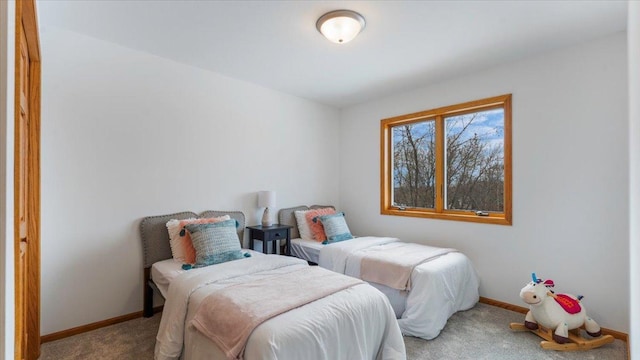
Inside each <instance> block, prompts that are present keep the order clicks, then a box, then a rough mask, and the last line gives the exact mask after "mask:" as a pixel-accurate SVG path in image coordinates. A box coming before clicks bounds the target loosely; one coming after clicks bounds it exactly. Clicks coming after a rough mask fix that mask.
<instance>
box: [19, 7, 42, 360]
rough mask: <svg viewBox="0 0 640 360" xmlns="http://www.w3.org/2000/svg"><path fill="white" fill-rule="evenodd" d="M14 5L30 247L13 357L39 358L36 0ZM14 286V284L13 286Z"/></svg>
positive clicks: (38, 81)
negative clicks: (24, 57)
mask: <svg viewBox="0 0 640 360" xmlns="http://www.w3.org/2000/svg"><path fill="white" fill-rule="evenodd" d="M15 4H16V18H15V19H16V21H15V25H16V30H15V39H16V40H15V44H16V46H15V48H16V53H15V57H16V60H15V61H16V66H15V90H14V91H15V94H16V96H15V99H14V101H15V103H14V110H15V119H14V121H15V123H16V125H17V124H18V121H20V113H19V109H20V103H19V101H20V96H19V93H20V89H21V85H22V84H21V81H22V79H21V77H20V76H19V73H18V72H19V70H20V67H19V56H20V54H19V51H20V46H19V44H20V41H21V36H22V33H23V32H24V34H25V37H26V39H27V46H28V51H29V59H30V65H29V84H28V87H29V97H28V105H29V113H28V116H29V127H28V130H27V136H28V144H29V148H28V151H27V160H26V166H27V171H28V173H29V181H28V182H27V184H26V187H27V188H26V191H27V209H26V211H27V221H28V223H27V234H28V239H29V245H28V246H29V248H28V251H27V258H26V261H27V264H28V266H27V268H28V273H27V274H26V276H27V290H26V291H27V294H28V296H27V298H26V299H23V298H22V294H20V293H17V292H16V294H15V304H16V306H17V305H18V304H22V303H23V302H24V301H26V317H27V319H26V329H23V328H22V324H18V323H17V322H16V338H19V336H18V334H19V333H21V334H26V336H27V339H28V342H27V348H26V353H22V351H23V349H22V348H21V345H20V344H16V349H15V358H16V359H23V358H24V359H29V360H31V359H34V360H35V359H38V357H39V356H40V41H39V36H38V19H37V13H36V2H35V0H17V1H16V2H15ZM15 132H16V133H15V136H18V126H16V127H15ZM15 146H16V147H15V149H14V151H15V152H14V194H16V196H15V197H14V234H15V235H14V259H15V267H16V278H15V282H16V284H17V282H18V281H19V278H18V276H17V274H18V269H17V267H18V266H19V256H20V236H19V225H20V224H19V218H18V201H19V199H18V196H19V194H18V192H17V190H18V186H19V176H20V174H19V170H20V169H19V165H18V164H19V156H20V151H19V149H18V148H17V146H18V142H17V141H16V144H15ZM16 288H17V287H16Z"/></svg>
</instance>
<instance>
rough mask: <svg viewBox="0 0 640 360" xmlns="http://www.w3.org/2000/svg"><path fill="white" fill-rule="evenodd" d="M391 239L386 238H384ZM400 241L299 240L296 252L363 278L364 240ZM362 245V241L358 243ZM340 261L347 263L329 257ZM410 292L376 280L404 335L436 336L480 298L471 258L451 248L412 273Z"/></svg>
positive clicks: (366, 238) (296, 240)
mask: <svg viewBox="0 0 640 360" xmlns="http://www.w3.org/2000/svg"><path fill="white" fill-rule="evenodd" d="M385 239H386V240H385ZM388 241H398V239H394V238H377V237H359V238H356V239H353V240H349V241H342V242H338V243H334V244H329V245H322V244H321V243H318V242H316V241H308V240H307V241H305V240H302V239H294V240H292V241H291V244H292V246H291V253H292V254H295V255H296V256H298V257H300V258H302V259H305V260H307V261H312V262H314V263H318V264H319V265H320V266H322V267H325V268H327V269H329V270H333V271H337V272H340V273H343V274H345V275H349V276H353V277H356V278H360V261H361V260H362V257H363V256H364V253H363V252H362V251H360V249H364V248H366V246H364V244H365V243H369V242H370V243H371V244H376V243H384V242H388ZM359 244H360V245H359ZM335 259H340V260H342V262H343V263H344V264H343V265H344V266H334V265H335V262H332V261H327V260H335ZM411 283H412V284H413V287H412V289H411V291H400V290H396V289H393V288H390V287H388V286H385V285H381V284H375V283H371V285H372V286H374V287H375V288H377V289H378V290H380V291H381V292H382V293H383V294H385V295H386V296H387V298H388V299H389V302H390V303H391V306H392V307H393V310H394V312H395V314H396V318H397V319H398V324H399V325H400V328H401V330H402V333H403V334H405V335H410V336H415V337H420V338H423V339H427V340H429V339H433V338H435V337H436V336H438V334H439V333H440V331H441V330H442V329H443V328H444V326H445V324H446V322H447V320H448V319H449V317H450V316H451V315H452V314H454V313H455V312H457V311H460V310H467V309H470V308H472V307H473V306H474V305H475V304H476V303H477V302H478V299H479V292H478V285H479V279H478V275H477V273H476V271H475V269H474V267H473V265H472V263H471V261H470V260H469V259H468V258H467V257H466V256H465V255H464V254H462V253H460V252H452V253H448V254H446V255H443V256H440V257H438V258H436V259H434V260H431V261H428V262H425V263H422V264H420V265H418V266H416V267H415V268H414V270H413V272H412V274H411Z"/></svg>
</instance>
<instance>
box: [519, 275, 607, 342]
mask: <svg viewBox="0 0 640 360" xmlns="http://www.w3.org/2000/svg"><path fill="white" fill-rule="evenodd" d="M531 277H532V280H533V281H531V282H530V283H528V284H527V285H526V286H525V287H523V288H522V290H520V297H521V298H522V300H523V301H524V302H525V303H527V304H528V305H529V312H527V315H526V316H525V319H524V324H520V323H511V324H510V326H509V327H510V328H511V329H512V330H517V331H531V332H533V333H534V334H536V335H538V336H540V337H541V338H543V339H545V340H546V341H542V342H540V346H541V347H542V348H543V349H550V350H588V349H593V348H597V347H600V346H602V345H604V344H608V343H612V342H613V341H614V338H613V336H611V335H605V336H601V335H602V332H601V331H600V325H598V323H596V322H595V321H594V320H593V319H591V318H590V317H588V316H587V311H586V310H585V308H584V305H582V304H581V303H580V299H582V296H579V297H576V296H573V295H569V294H556V293H554V292H553V290H551V288H553V286H554V284H553V281H552V280H546V281H543V280H542V279H538V278H536V274H535V273H533V274H531ZM582 326H584V329H585V330H586V332H587V334H589V335H590V336H592V337H594V338H595V339H590V340H587V339H585V338H583V337H582V336H581V335H580V328H581V327H582Z"/></svg>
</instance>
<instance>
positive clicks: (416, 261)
mask: <svg viewBox="0 0 640 360" xmlns="http://www.w3.org/2000/svg"><path fill="white" fill-rule="evenodd" d="M363 251H364V253H365V255H364V256H363V257H362V260H361V262H360V278H361V279H362V280H365V281H369V282H374V283H378V284H382V285H386V286H388V287H391V288H394V289H397V290H406V291H409V290H411V273H412V272H413V268H415V267H416V266H418V265H420V264H422V263H424V262H427V261H429V260H432V259H435V258H437V257H439V256H442V255H445V254H448V253H450V252H453V251H456V250H455V249H450V248H439V247H432V246H426V245H420V244H413V243H404V242H392V243H388V244H383V245H377V246H372V247H370V248H367V249H365V250H363Z"/></svg>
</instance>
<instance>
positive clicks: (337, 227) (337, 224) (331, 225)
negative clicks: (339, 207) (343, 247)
mask: <svg viewBox="0 0 640 360" xmlns="http://www.w3.org/2000/svg"><path fill="white" fill-rule="evenodd" d="M318 218H319V219H320V222H322V226H323V227H324V233H325V234H326V235H327V240H325V241H323V242H322V243H323V244H325V245H326V244H331V243H334V242H338V241H344V240H349V239H353V236H352V235H351V232H350V231H349V227H348V226H347V222H346V221H345V220H344V213H342V212H339V213H336V214H332V215H322V216H319V217H318Z"/></svg>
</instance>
